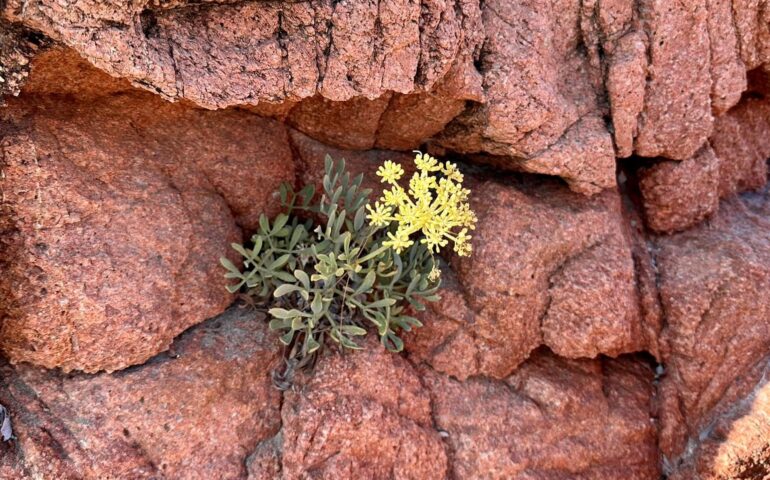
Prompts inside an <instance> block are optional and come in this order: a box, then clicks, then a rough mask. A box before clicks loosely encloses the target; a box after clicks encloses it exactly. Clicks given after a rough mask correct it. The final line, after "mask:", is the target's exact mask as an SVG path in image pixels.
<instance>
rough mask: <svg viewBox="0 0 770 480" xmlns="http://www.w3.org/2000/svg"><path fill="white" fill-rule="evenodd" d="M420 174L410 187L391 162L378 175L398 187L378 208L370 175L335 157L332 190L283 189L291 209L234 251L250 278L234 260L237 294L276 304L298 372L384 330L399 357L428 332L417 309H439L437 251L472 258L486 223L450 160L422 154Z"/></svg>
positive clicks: (230, 274) (329, 166)
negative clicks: (325, 351) (410, 338)
mask: <svg viewBox="0 0 770 480" xmlns="http://www.w3.org/2000/svg"><path fill="white" fill-rule="evenodd" d="M415 164H416V166H417V172H416V173H415V174H414V175H413V177H412V178H411V180H410V181H409V184H408V188H403V187H402V186H401V185H400V184H399V180H401V177H402V176H403V174H404V171H403V168H402V167H401V166H400V165H398V164H396V163H394V162H391V161H387V162H385V163H384V164H383V165H382V166H381V167H380V168H379V169H378V170H377V175H378V176H379V177H380V178H381V180H382V182H384V183H386V184H387V185H388V187H389V189H387V190H385V191H384V192H383V195H382V197H381V198H380V199H379V200H378V201H377V202H376V203H375V204H374V206H371V205H370V204H369V195H370V193H371V191H370V190H367V189H362V188H361V182H362V180H363V177H362V175H358V176H357V177H355V178H351V176H350V174H349V173H347V172H346V171H345V162H344V160H341V161H339V162H337V163H335V162H334V161H333V160H332V159H331V157H329V156H327V157H326V161H325V175H324V178H323V192H322V194H321V195H320V201H318V203H313V199H314V198H315V196H316V195H315V188H314V187H313V186H312V185H309V186H307V187H305V188H304V189H302V190H301V191H299V192H295V191H294V190H293V189H292V187H291V186H289V185H288V184H283V185H281V187H280V191H279V193H280V198H281V203H282V205H283V207H284V209H285V212H284V213H281V214H279V215H278V216H277V217H276V218H275V219H274V220H273V221H272V222H271V221H270V220H268V219H267V217H265V216H264V215H262V216H261V217H260V220H259V230H258V231H257V232H256V233H255V234H254V235H253V236H252V238H251V243H250V244H249V245H248V246H244V245H238V244H233V248H234V249H235V250H237V251H238V253H239V254H240V255H241V256H242V257H243V271H241V269H240V268H238V267H237V266H235V265H234V264H233V263H231V262H230V261H229V260H227V259H226V258H222V259H221V262H222V265H223V266H224V267H225V268H226V269H227V273H226V275H225V276H226V278H228V279H230V280H234V282H235V283H232V284H231V285H228V287H227V288H228V290H230V291H231V292H237V291H241V290H245V293H246V294H247V295H248V296H250V297H253V298H256V299H257V300H258V301H260V302H262V303H264V304H269V306H270V307H271V308H269V314H270V316H271V320H270V328H271V330H274V331H277V332H279V334H280V341H281V343H283V344H284V345H285V346H286V347H287V349H286V356H287V360H288V361H289V364H290V366H291V368H294V367H303V366H306V365H308V364H311V363H312V361H313V360H314V358H315V357H316V355H317V353H318V352H320V350H321V348H322V347H323V346H324V345H326V344H327V343H328V341H333V342H335V343H336V344H339V345H340V346H341V347H343V348H348V349H358V348H360V347H359V344H358V343H357V342H356V337H360V336H363V335H366V333H367V326H369V325H371V326H372V327H373V328H374V329H376V331H377V334H378V335H379V337H380V341H381V342H382V344H383V345H384V346H385V347H387V348H388V349H389V350H391V351H394V352H398V351H401V350H402V349H403V346H404V345H403V341H402V340H401V338H400V337H399V332H400V331H402V330H403V331H409V330H411V329H412V328H414V327H420V326H421V324H420V322H419V321H418V320H417V319H416V318H414V317H413V316H411V315H409V312H410V308H409V307H411V308H412V309H414V310H417V311H419V310H422V309H424V308H425V307H424V304H423V302H424V301H435V300H436V299H437V298H438V296H437V290H438V287H439V283H440V274H439V269H438V265H437V258H436V257H435V256H434V254H435V253H438V252H439V249H440V248H441V247H444V246H447V245H448V244H449V243H451V244H452V245H453V247H454V250H455V251H456V253H457V254H458V255H469V254H470V253H471V247H470V243H469V242H470V236H469V235H468V230H473V229H474V227H475V223H476V217H475V215H474V214H473V212H472V211H471V209H470V207H469V206H468V203H467V200H468V195H469V194H470V192H469V191H468V190H467V189H465V188H463V187H462V181H463V177H462V174H461V173H460V172H459V171H458V169H457V167H456V166H455V165H453V164H451V163H449V162H446V163H440V162H438V161H437V160H436V159H435V158H433V157H431V156H429V155H423V154H420V153H418V154H417V156H416V158H415Z"/></svg>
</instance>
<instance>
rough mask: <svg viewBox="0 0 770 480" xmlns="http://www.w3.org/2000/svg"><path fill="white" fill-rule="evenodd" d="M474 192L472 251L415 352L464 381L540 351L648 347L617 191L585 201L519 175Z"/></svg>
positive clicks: (503, 371)
mask: <svg viewBox="0 0 770 480" xmlns="http://www.w3.org/2000/svg"><path fill="white" fill-rule="evenodd" d="M473 189H474V191H475V192H477V193H476V194H475V196H474V198H473V199H472V206H473V208H474V210H475V211H476V213H477V214H478V216H479V224H478V226H477V229H476V232H475V234H474V238H473V247H474V251H475V253H474V255H472V256H471V257H468V258H462V259H457V260H453V261H452V262H451V264H452V266H453V268H454V269H455V270H456V274H454V275H453V274H452V273H451V272H448V275H447V277H448V278H447V279H446V284H445V289H444V292H443V293H442V295H443V297H444V298H443V300H442V301H441V303H440V304H437V305H431V306H430V310H429V312H428V313H427V314H426V315H425V316H424V318H425V322H424V323H426V324H427V327H426V328H424V329H421V330H418V331H417V332H416V334H415V335H416V336H417V337H418V339H417V340H416V343H415V349H414V350H413V354H415V355H417V356H418V357H419V358H424V359H427V360H428V361H429V362H430V363H431V364H432V365H433V366H434V368H436V369H438V370H440V371H442V372H445V373H449V374H451V375H454V376H456V377H458V378H461V379H464V378H467V377H469V376H472V375H479V374H482V375H488V376H492V377H494V378H503V377H506V376H508V375H510V374H511V372H513V371H514V369H515V368H516V367H517V366H518V365H519V364H521V363H522V362H523V361H524V360H525V359H526V358H527V357H528V356H529V354H530V352H531V351H533V350H534V349H536V348H537V347H538V346H540V345H547V346H549V347H550V348H551V349H553V350H554V352H556V353H558V354H559V355H561V356H564V357H568V358H578V357H595V356H596V355H598V354H600V353H603V354H607V355H612V356H616V355H619V354H621V353H624V352H633V351H639V350H646V349H649V348H648V345H649V342H648V338H650V337H649V336H648V335H649V330H650V328H653V329H654V328H655V327H654V326H653V325H649V324H648V323H647V320H646V318H645V317H644V316H643V315H642V306H641V302H642V300H643V298H642V294H641V293H640V291H639V290H638V289H637V281H638V280H637V276H638V274H637V272H636V269H635V264H634V258H633V254H632V245H631V238H630V232H629V231H628V230H627V224H626V223H625V221H624V219H623V214H622V211H621V201H620V196H619V195H618V192H617V191H614V192H613V191H606V192H604V193H602V194H601V195H598V196H596V197H594V198H592V199H588V198H586V197H583V196H581V195H578V194H575V193H572V192H570V191H569V190H568V189H566V188H565V187H564V186H563V185H560V184H558V183H556V182H552V181H547V180H533V179H531V178H524V179H522V178H516V177H509V178H507V179H506V180H502V179H497V180H494V179H486V180H483V181H480V182H479V183H478V184H476V185H474V186H473ZM501 265H505V266H506V267H505V268H501Z"/></svg>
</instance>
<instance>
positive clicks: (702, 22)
mask: <svg viewBox="0 0 770 480" xmlns="http://www.w3.org/2000/svg"><path fill="white" fill-rule="evenodd" d="M642 11H643V12H644V13H643V15H644V20H645V21H646V22H648V23H649V25H650V26H651V31H650V34H651V38H650V46H649V51H650V64H649V66H648V72H649V81H648V85H647V91H646V94H645V106H644V111H643V113H642V116H641V117H640V123H639V134H638V136H637V137H636V140H635V144H634V148H635V150H636V153H637V154H639V155H642V156H645V157H658V156H661V157H666V158H671V159H675V160H684V159H686V158H688V157H690V156H692V155H693V154H694V153H695V151H696V150H698V149H699V148H700V147H701V145H703V143H704V142H705V141H706V139H707V138H708V136H709V135H710V134H711V129H712V123H713V118H712V117H711V102H710V98H711V82H709V81H708V80H707V79H708V78H710V70H709V62H708V60H707V59H708V58H709V53H710V50H709V36H708V28H707V23H708V11H707V9H706V0H691V1H687V2H683V3H681V4H671V3H670V2H667V1H665V0H649V1H646V2H645V8H644V9H643V10H642ZM704 60H705V61H704ZM699 79H702V80H701V81H699Z"/></svg>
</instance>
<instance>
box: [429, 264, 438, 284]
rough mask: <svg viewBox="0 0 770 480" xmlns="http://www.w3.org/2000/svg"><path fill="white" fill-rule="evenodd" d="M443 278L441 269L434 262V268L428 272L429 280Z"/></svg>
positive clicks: (433, 280)
mask: <svg viewBox="0 0 770 480" xmlns="http://www.w3.org/2000/svg"><path fill="white" fill-rule="evenodd" d="M440 278H441V270H439V268H438V267H437V266H436V264H433V269H432V270H431V271H430V273H429V274H428V280H430V281H431V282H438V281H439V279H440Z"/></svg>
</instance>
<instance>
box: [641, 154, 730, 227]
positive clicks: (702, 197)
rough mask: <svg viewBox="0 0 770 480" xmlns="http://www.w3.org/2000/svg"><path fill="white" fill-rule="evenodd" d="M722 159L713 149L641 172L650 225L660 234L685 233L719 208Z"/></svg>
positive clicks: (656, 165)
mask: <svg viewBox="0 0 770 480" xmlns="http://www.w3.org/2000/svg"><path fill="white" fill-rule="evenodd" d="M720 163H721V162H720V159H719V158H717V156H716V155H715V154H714V150H712V149H711V146H709V145H707V146H705V147H703V148H702V149H700V150H699V151H698V153H696V154H695V155H694V156H693V157H692V158H688V159H687V160H684V161H681V162H672V161H663V162H660V163H656V164H655V165H653V166H651V167H648V168H643V169H642V170H641V171H640V172H639V190H640V192H641V194H642V201H643V205H644V213H645V218H646V220H647V225H648V226H649V227H650V228H651V229H653V230H655V231H658V232H675V231H679V230H685V229H687V228H688V227H691V226H692V225H694V224H696V223H698V222H700V221H701V220H703V219H704V218H706V217H707V216H708V215H711V214H712V213H714V212H715V211H716V210H717V208H719V171H720V169H719V166H720Z"/></svg>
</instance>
